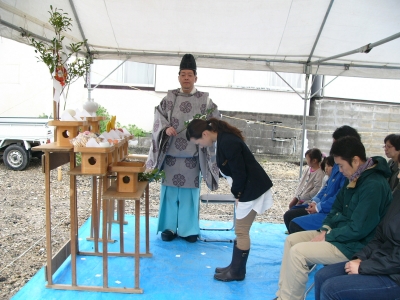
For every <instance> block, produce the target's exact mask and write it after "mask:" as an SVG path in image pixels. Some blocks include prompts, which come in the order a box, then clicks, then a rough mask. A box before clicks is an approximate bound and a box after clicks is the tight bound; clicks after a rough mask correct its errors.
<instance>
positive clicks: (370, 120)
mask: <svg viewBox="0 0 400 300" xmlns="http://www.w3.org/2000/svg"><path fill="white" fill-rule="evenodd" d="M314 111H315V118H316V119H315V130H317V131H316V133H315V139H316V143H317V144H318V145H319V148H320V149H321V150H323V151H326V152H327V153H328V152H329V149H330V146H331V144H332V132H333V131H334V130H335V129H336V128H337V127H340V126H342V125H349V126H352V127H354V128H355V129H357V131H358V132H359V133H360V135H361V140H362V142H363V144H364V146H365V149H366V152H367V156H375V155H380V156H384V157H385V153H384V150H383V149H382V146H383V144H384V143H383V140H384V138H385V137H386V136H387V135H388V134H391V133H397V134H400V104H396V103H379V102H366V101H362V102H361V101H358V102H355V101H350V100H343V99H332V98H324V99H321V100H316V101H315V110H314Z"/></svg>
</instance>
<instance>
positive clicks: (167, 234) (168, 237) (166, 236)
mask: <svg viewBox="0 0 400 300" xmlns="http://www.w3.org/2000/svg"><path fill="white" fill-rule="evenodd" d="M174 238H176V233H174V232H173V231H172V230H170V229H165V230H164V231H163V232H161V239H162V240H163V241H164V242H170V241H172V240H173V239H174Z"/></svg>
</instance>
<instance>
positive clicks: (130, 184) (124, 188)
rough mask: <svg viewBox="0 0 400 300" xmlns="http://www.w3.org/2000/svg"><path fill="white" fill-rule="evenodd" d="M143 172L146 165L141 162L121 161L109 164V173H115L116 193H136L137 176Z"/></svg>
mask: <svg viewBox="0 0 400 300" xmlns="http://www.w3.org/2000/svg"><path fill="white" fill-rule="evenodd" d="M145 170H146V165H145V162H143V161H132V162H128V161H121V162H116V163H113V164H111V166H110V171H111V172H117V192H120V193H135V192H137V189H138V182H139V181H138V174H139V173H141V172H144V171H145Z"/></svg>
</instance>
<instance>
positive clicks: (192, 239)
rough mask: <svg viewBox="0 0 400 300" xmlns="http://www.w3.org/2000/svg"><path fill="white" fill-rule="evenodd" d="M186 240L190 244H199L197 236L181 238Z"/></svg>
mask: <svg viewBox="0 0 400 300" xmlns="http://www.w3.org/2000/svg"><path fill="white" fill-rule="evenodd" d="M181 238H183V239H184V240H186V241H187V242H189V243H195V242H197V235H188V236H181Z"/></svg>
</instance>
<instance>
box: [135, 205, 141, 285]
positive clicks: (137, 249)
mask: <svg viewBox="0 0 400 300" xmlns="http://www.w3.org/2000/svg"><path fill="white" fill-rule="evenodd" d="M139 264H140V200H135V289H139V272H140V265H139Z"/></svg>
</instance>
